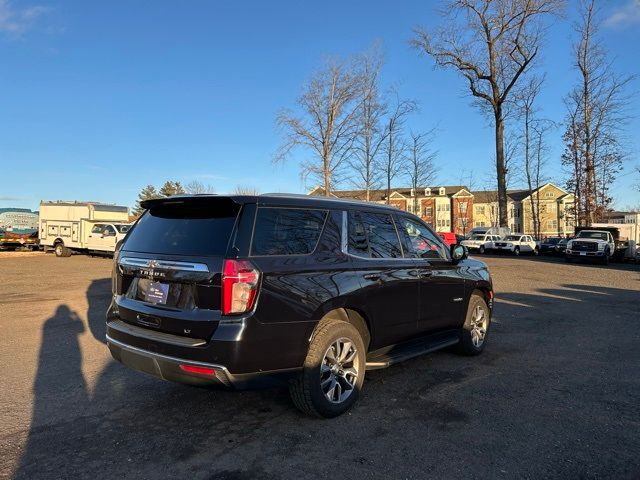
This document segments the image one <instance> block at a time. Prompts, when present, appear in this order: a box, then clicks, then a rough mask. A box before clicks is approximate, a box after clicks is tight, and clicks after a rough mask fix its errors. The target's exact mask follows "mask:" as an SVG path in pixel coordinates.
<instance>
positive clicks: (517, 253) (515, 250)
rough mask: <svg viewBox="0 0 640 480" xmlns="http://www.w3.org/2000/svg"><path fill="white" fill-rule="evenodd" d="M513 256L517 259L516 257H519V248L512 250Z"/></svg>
mask: <svg viewBox="0 0 640 480" xmlns="http://www.w3.org/2000/svg"><path fill="white" fill-rule="evenodd" d="M513 254H514V255H515V256H516V257H517V256H518V255H520V247H516V248H514V249H513Z"/></svg>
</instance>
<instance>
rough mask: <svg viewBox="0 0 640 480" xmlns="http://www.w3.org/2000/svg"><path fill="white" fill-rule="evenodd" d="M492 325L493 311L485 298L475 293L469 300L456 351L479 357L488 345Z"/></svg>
mask: <svg viewBox="0 0 640 480" xmlns="http://www.w3.org/2000/svg"><path fill="white" fill-rule="evenodd" d="M490 323H491V311H490V310H489V306H488V305H487V302H486V300H485V299H484V296H483V295H482V294H480V293H478V292H474V293H473V294H472V295H471V299H470V300H469V307H468V308H467V316H466V318H465V322H464V325H463V326H462V332H461V334H460V343H458V344H457V345H456V346H455V350H456V351H457V352H458V353H460V354H462V355H479V354H480V353H481V352H482V350H484V346H485V344H486V343H487V335H488V333H489V326H490Z"/></svg>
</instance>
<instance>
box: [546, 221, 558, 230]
mask: <svg viewBox="0 0 640 480" xmlns="http://www.w3.org/2000/svg"><path fill="white" fill-rule="evenodd" d="M557 229H558V221H557V220H547V230H557Z"/></svg>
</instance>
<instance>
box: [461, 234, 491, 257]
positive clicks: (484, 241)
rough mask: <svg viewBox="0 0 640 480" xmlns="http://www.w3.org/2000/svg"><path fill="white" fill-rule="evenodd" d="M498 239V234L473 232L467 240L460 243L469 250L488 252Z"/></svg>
mask: <svg viewBox="0 0 640 480" xmlns="http://www.w3.org/2000/svg"><path fill="white" fill-rule="evenodd" d="M498 241H500V237H499V236H498V235H491V234H485V233H482V234H475V235H471V237H470V238H468V239H467V240H463V241H462V245H464V246H465V247H467V248H468V249H469V250H471V251H478V252H479V253H485V252H490V251H491V250H493V244H494V242H498Z"/></svg>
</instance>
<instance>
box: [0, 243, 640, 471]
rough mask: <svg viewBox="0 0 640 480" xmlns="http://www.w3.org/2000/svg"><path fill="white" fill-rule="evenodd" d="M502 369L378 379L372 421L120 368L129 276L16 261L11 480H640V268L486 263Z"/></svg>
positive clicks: (423, 368) (437, 367) (8, 347)
mask: <svg viewBox="0 0 640 480" xmlns="http://www.w3.org/2000/svg"><path fill="white" fill-rule="evenodd" d="M484 259H485V260H486V261H487V262H488V263H489V265H490V267H491V269H492V273H493V276H494V282H495V289H496V294H497V304H496V312H495V319H494V323H493V327H492V331H491V335H490V338H489V344H488V345H487V350H486V351H485V353H484V354H483V355H482V356H480V357H478V358H463V357H459V356H456V355H454V354H451V353H448V352H440V353H436V354H433V355H430V356H425V357H421V358H417V359H414V360H412V361H408V362H406V363H403V364H401V365H398V366H395V367H392V368H390V369H387V370H381V371H373V372H369V373H368V374H367V381H366V382H365V387H364V391H363V396H362V398H361V400H360V402H359V403H358V405H357V406H356V408H355V409H354V410H352V411H351V412H350V413H349V414H347V415H345V416H343V417H341V418H337V419H334V420H319V419H312V418H308V417H305V416H304V415H302V414H300V413H298V411H297V410H295V409H294V407H293V406H292V405H291V403H290V401H289V398H288V393H287V392H286V391H285V390H280V389H271V390H261V391H245V392H227V391H221V390H208V389H200V388H194V387H187V386H182V385H176V384H171V383H166V382H162V381H159V380H156V379H155V378H150V377H146V376H144V375H143V374H140V373H137V372H133V371H130V370H128V369H126V368H125V367H123V366H121V365H119V364H117V363H115V362H114V361H112V360H111V358H110V355H109V352H108V350H107V347H106V345H105V343H104V332H105V329H104V311H105V309H106V306H107V303H108V300H109V296H110V292H109V289H110V279H109V277H110V268H111V261H110V260H108V259H104V258H91V257H87V256H73V257H71V258H67V259H58V258H55V257H54V256H53V255H45V254H38V253H35V254H23V255H20V256H13V255H11V254H3V255H2V256H1V257H0V325H1V326H2V333H1V334H0V347H1V348H0V365H1V367H0V368H1V375H0V391H1V392H2V393H1V394H0V478H14V477H16V478H30V479H32V478H56V479H58V478H91V479H97V478H125V477H126V478H159V477H173V478H185V477H189V478H208V479H249V478H260V479H278V478H297V477H300V476H304V478H329V477H331V478H354V479H355V478H416V479H418V478H616V479H620V478H629V479H631V478H634V479H637V478H640V373H639V372H640V272H639V268H638V266H622V265H611V266H609V267H600V266H587V265H573V264H571V265H565V264H564V263H563V262H561V261H558V260H555V259H544V258H513V257H484Z"/></svg>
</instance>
